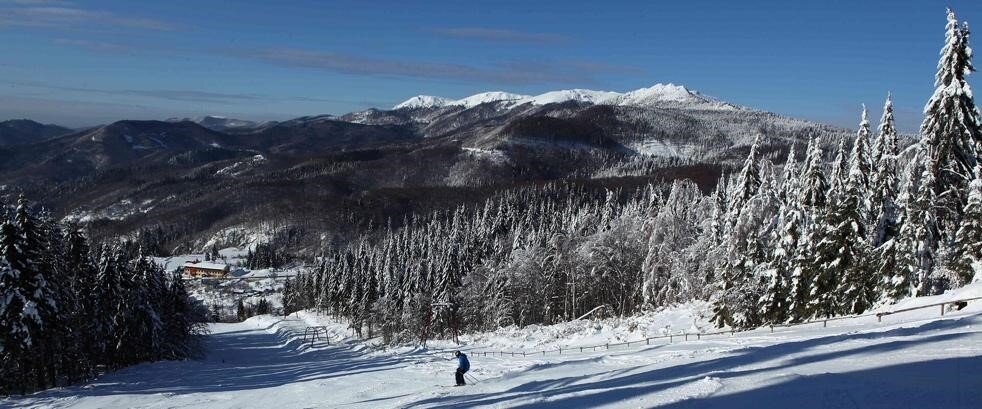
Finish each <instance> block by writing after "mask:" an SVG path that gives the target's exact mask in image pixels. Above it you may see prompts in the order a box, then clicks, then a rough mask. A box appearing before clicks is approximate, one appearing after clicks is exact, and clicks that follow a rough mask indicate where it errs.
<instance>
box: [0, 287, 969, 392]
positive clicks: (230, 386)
mask: <svg viewBox="0 0 982 409" xmlns="http://www.w3.org/2000/svg"><path fill="white" fill-rule="evenodd" d="M977 296H982V283H977V284H974V285H971V286H968V287H966V288H963V289H961V290H958V291H955V292H952V293H949V294H945V295H943V296H937V297H925V298H920V299H911V300H906V301H904V302H903V303H901V304H900V305H896V306H889V307H883V308H882V310H883V311H888V310H896V309H900V308H905V307H910V306H915V305H926V304H930V303H936V302H941V301H948V300H953V299H959V298H969V297H977ZM705 307H706V306H705V305H704V304H702V305H701V304H692V305H689V306H685V307H680V308H674V309H668V310H664V311H661V312H657V313H652V314H649V315H647V316H643V317H637V318H631V319H624V320H619V321H618V320H607V321H603V322H586V321H584V322H574V323H566V324H561V325H557V326H548V327H530V328H524V329H521V330H519V329H516V328H506V329H502V330H499V331H495V332H492V333H487V334H478V335H474V336H467V337H463V338H462V342H463V343H464V345H463V346H461V347H460V349H462V350H464V351H468V352H469V355H470V358H471V362H472V371H471V372H470V375H472V376H473V379H476V380H477V382H476V383H474V382H472V385H469V386H466V387H461V388H454V387H448V385H451V384H452V383H453V368H454V366H455V365H454V362H453V361H450V360H449V358H450V354H449V350H450V349H452V348H456V347H455V346H454V345H452V344H450V343H447V342H444V341H441V342H431V343H430V344H429V349H422V348H411V347H401V348H392V349H387V350H378V349H376V348H374V347H373V346H371V345H368V344H366V343H364V342H362V341H359V340H357V339H354V338H352V334H351V332H350V330H348V329H346V328H345V326H344V325H343V324H341V323H337V322H334V321H332V320H331V319H330V318H328V317H323V316H318V315H316V314H315V313H313V312H300V313H297V314H294V315H291V316H290V317H286V318H283V317H271V316H260V317H254V318H251V319H249V320H247V321H245V322H243V323H237V324H213V325H211V327H210V328H211V331H212V334H211V335H210V336H209V337H208V340H207V344H208V347H209V350H210V352H209V354H208V355H207V357H206V358H204V359H202V360H198V361H186V362H161V363H153V364H143V365H138V366H135V367H131V368H127V369H124V370H121V371H118V372H115V373H112V374H108V375H105V376H103V377H102V378H100V379H98V380H96V381H94V382H92V383H91V384H88V385H82V386H75V387H69V388H61V389H55V390H49V391H45V392H40V393H37V394H34V395H30V396H27V397H16V398H11V399H7V400H2V401H0V406H3V407H59V408H60V407H73V408H117V407H119V408H123V407H125V408H179V407H206V408H385V407H404V408H433V407H555V408H575V407H611V408H636V407H673V408H727V409H730V408H795V409H805V408H980V407H982V300H980V301H975V302H970V303H969V304H968V307H967V308H965V309H963V310H961V311H947V312H946V315H945V316H944V317H941V316H940V309H939V308H930V309H922V310H917V311H913V312H907V313H902V314H896V315H889V316H885V317H883V322H880V323H878V322H877V320H876V318H875V317H863V318H856V319H847V320H841V321H833V322H829V323H828V327H823V325H822V324H821V323H818V324H809V325H805V326H799V327H793V328H779V329H775V330H774V332H773V333H772V332H771V331H770V330H768V329H762V330H756V331H750V332H744V333H736V334H734V335H729V334H727V335H716V336H705V337H702V338H701V339H700V340H693V339H691V338H690V340H689V341H682V342H680V341H678V340H677V339H676V341H675V342H674V343H671V344H669V343H668V342H667V341H666V340H660V341H658V342H653V343H652V345H650V346H645V345H640V346H637V345H636V346H632V347H630V348H626V347H621V348H611V349H610V350H606V349H601V350H598V351H596V352H592V351H588V352H584V353H579V352H574V353H568V352H567V353H564V354H563V355H558V354H555V353H553V354H548V355H546V356H542V355H532V356H525V357H522V356H514V357H512V356H504V357H502V356H493V357H492V356H484V354H483V351H489V350H502V349H503V350H506V351H516V352H521V351H523V350H524V351H533V350H541V349H548V348H553V347H557V346H564V348H566V347H575V346H577V345H595V344H597V343H603V342H620V341H624V340H632V339H643V338H644V337H646V336H654V335H659V334H663V333H678V332H688V333H690V334H691V333H695V332H699V331H703V332H704V331H705V330H711V328H706V327H704V326H703V325H704V324H705V321H704V319H703V318H701V316H702V315H704V313H701V312H700V311H703V310H704V308H705ZM310 325H326V326H327V327H328V331H329V334H330V339H331V344H330V345H329V344H328V343H327V342H325V341H317V342H315V343H314V344H313V346H312V345H311V343H310V342H302V341H301V339H300V337H301V336H302V333H303V331H304V328H306V327H307V326H310Z"/></svg>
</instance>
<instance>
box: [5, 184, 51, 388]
mask: <svg viewBox="0 0 982 409" xmlns="http://www.w3.org/2000/svg"><path fill="white" fill-rule="evenodd" d="M14 230H15V231H16V235H17V236H16V238H15V240H14V249H7V251H6V256H7V260H8V261H9V262H10V264H11V266H12V267H13V268H15V269H16V270H17V271H19V272H20V288H21V291H22V294H23V295H24V297H26V299H25V302H24V311H23V313H24V314H27V315H30V316H32V319H31V320H29V321H28V324H29V325H28V329H29V331H30V332H29V335H28V344H29V346H30V347H31V348H30V350H29V351H26V352H27V353H26V355H25V359H28V360H29V361H27V362H24V366H25V367H26V368H32V369H31V370H32V371H33V374H34V377H35V386H36V387H37V388H42V389H43V388H46V387H47V386H48V384H49V383H51V382H53V379H51V377H50V376H47V375H48V374H45V373H44V372H43V368H45V367H46V366H48V365H49V364H50V362H49V360H50V359H51V355H52V354H51V353H50V352H51V351H50V348H51V345H50V344H49V342H50V341H51V338H50V337H48V335H49V334H51V333H52V332H51V326H52V325H56V322H57V313H58V310H57V301H56V297H57V294H56V292H55V291H54V290H53V289H52V287H51V286H50V285H49V282H48V277H49V276H50V265H49V263H48V262H47V261H49V260H47V259H46V258H45V256H44V253H43V251H44V249H46V248H47V247H48V243H47V242H46V237H44V235H43V233H42V230H41V226H40V223H39V221H38V219H37V218H36V217H35V216H34V214H32V212H31V209H30V204H29V203H28V202H27V199H26V198H25V197H24V196H23V195H21V197H20V198H19V199H18V201H17V210H16V211H15V213H14Z"/></svg>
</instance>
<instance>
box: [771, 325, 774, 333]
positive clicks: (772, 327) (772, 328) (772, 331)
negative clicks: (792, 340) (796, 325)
mask: <svg viewBox="0 0 982 409" xmlns="http://www.w3.org/2000/svg"><path fill="white" fill-rule="evenodd" d="M771 333H772V334H773V333H774V326H773V325H771Z"/></svg>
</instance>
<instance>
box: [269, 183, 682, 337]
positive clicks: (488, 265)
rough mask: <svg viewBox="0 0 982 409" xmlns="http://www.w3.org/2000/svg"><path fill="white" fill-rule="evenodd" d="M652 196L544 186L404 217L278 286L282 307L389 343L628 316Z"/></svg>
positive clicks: (636, 297)
mask: <svg viewBox="0 0 982 409" xmlns="http://www.w3.org/2000/svg"><path fill="white" fill-rule="evenodd" d="M680 185H685V186H687V187H688V188H689V189H692V190H696V191H698V189H696V188H695V185H694V184H693V183H692V182H688V181H687V182H682V183H680ZM660 196H661V193H659V192H658V191H657V190H656V189H655V188H653V187H652V186H650V185H649V186H648V187H647V188H644V189H640V190H637V191H633V192H607V193H606V194H605V193H604V192H603V191H600V192H597V191H595V190H589V189H586V188H584V187H582V186H578V185H575V184H571V183H550V184H546V185H544V186H542V187H525V188H519V189H514V190H509V191H505V192H504V193H502V194H500V195H498V196H497V197H495V198H492V199H489V200H487V201H486V202H485V203H484V204H483V205H482V206H478V207H474V208H467V207H463V206H462V207H458V208H457V209H456V210H454V211H452V212H450V213H449V214H444V213H442V212H434V213H431V214H429V215H426V216H418V217H414V218H413V219H411V220H408V221H405V222H404V223H403V224H404V227H403V228H401V229H399V230H397V231H395V230H392V229H388V230H387V231H386V232H385V233H384V234H383V235H382V236H381V237H379V238H376V239H375V240H371V241H370V240H369V239H368V238H367V237H366V238H365V239H363V240H361V241H360V242H358V243H357V244H354V245H351V246H348V247H347V248H344V249H342V250H341V251H339V252H336V253H334V254H328V255H326V256H325V257H323V260H322V263H321V265H320V267H319V268H317V269H315V270H313V271H310V272H307V273H305V274H301V275H300V276H298V277H297V278H296V280H292V281H289V282H288V283H287V286H286V289H285V293H284V304H285V305H284V307H285V309H286V311H287V312H290V311H294V310H297V309H301V308H319V309H321V310H324V311H329V312H332V313H334V314H337V315H339V316H343V317H347V318H349V319H351V320H352V323H353V325H352V326H353V327H354V328H355V329H357V330H359V331H361V330H363V329H368V331H370V332H371V331H374V330H379V331H381V333H382V335H383V336H385V337H386V338H387V339H389V340H410V339H425V338H427V337H429V336H432V335H433V334H440V333H442V334H447V333H449V332H450V331H454V330H458V331H459V330H472V329H483V328H493V327H495V326H497V325H501V324H505V323H516V324H519V325H527V324H533V323H544V322H546V323H551V322H558V321H563V320H568V319H571V318H575V316H576V315H577V314H581V313H582V312H585V311H587V310H588V309H590V308H593V307H594V306H596V305H602V304H603V305H610V306H611V307H612V308H614V309H615V311H616V312H617V313H630V312H634V311H636V310H638V308H640V306H641V305H642V297H641V291H640V288H641V278H642V276H641V272H640V267H641V262H642V261H643V259H644V252H645V243H644V241H642V240H641V237H643V235H644V234H643V233H642V231H643V230H644V229H645V223H644V220H647V219H649V218H650V217H651V215H652V212H654V211H655V210H656V209H657V208H658V200H659V199H658V198H659V197H660ZM571 284H575V285H571Z"/></svg>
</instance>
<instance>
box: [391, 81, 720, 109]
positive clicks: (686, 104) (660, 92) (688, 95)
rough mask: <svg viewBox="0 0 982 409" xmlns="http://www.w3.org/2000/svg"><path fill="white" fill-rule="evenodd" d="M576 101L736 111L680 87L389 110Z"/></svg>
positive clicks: (432, 101)
mask: <svg viewBox="0 0 982 409" xmlns="http://www.w3.org/2000/svg"><path fill="white" fill-rule="evenodd" d="M567 101H577V102H583V103H589V104H596V105H619V106H633V107H673V108H695V109H723V110H730V109H739V108H738V107H737V106H735V105H732V104H728V103H726V102H723V101H719V100H717V99H714V98H710V97H706V96H703V95H701V94H699V93H698V92H695V91H690V90H689V89H688V88H686V87H685V86H683V85H676V84H672V83H668V84H661V83H659V84H655V85H652V86H650V87H647V88H641V89H637V90H634V91H628V92H623V93H621V92H613V91H594V90H589V89H566V90H557V91H549V92H545V93H542V94H539V95H535V96H532V95H521V94H513V93H510V92H503V91H492V92H482V93H480V94H475V95H471V96H469V97H466V98H462V99H457V100H452V99H449V98H442V97H434V96H428V95H418V96H415V97H412V98H410V99H408V100H406V101H405V102H403V103H401V104H399V105H396V106H395V107H394V108H393V109H401V108H439V107H444V106H462V107H464V108H472V107H475V106H478V105H481V104H484V103H488V102H506V103H508V104H507V105H508V106H518V105H523V104H532V105H546V104H555V103H562V102H567Z"/></svg>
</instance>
